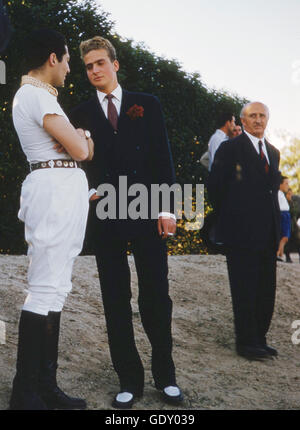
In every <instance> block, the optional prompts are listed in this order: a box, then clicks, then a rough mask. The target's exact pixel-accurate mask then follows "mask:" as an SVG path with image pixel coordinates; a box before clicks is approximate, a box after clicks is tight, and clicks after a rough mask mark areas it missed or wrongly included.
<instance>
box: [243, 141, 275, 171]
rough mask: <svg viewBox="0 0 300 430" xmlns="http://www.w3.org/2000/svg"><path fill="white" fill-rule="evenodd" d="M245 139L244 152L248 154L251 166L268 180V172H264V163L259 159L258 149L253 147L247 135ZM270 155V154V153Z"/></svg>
mask: <svg viewBox="0 0 300 430" xmlns="http://www.w3.org/2000/svg"><path fill="white" fill-rule="evenodd" d="M243 137H244V151H245V153H246V157H247V160H249V161H250V163H251V165H253V166H254V167H255V168H256V169H257V171H258V172H259V173H260V174H261V175H262V176H263V177H264V178H266V172H265V170H264V166H263V163H262V161H261V159H260V157H259V154H258V153H257V151H256V149H255V148H254V146H253V143H252V142H251V140H250V139H249V137H248V136H247V135H246V133H244V134H243ZM268 155H269V153H268Z"/></svg>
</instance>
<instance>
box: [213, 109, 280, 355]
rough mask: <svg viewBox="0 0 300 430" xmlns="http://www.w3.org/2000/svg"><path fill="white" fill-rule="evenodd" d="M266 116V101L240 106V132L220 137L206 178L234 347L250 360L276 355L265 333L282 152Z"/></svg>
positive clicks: (272, 282) (273, 281)
mask: <svg viewBox="0 0 300 430" xmlns="http://www.w3.org/2000/svg"><path fill="white" fill-rule="evenodd" d="M268 118H269V111H268V108H267V107H266V106H265V105H264V104H262V103H258V102H255V103H248V104H247V105H245V106H244V108H243V109H242V112H241V121H242V124H243V127H244V133H243V134H241V135H240V136H238V137H235V138H234V139H231V140H229V141H226V142H224V143H222V145H221V146H220V148H219V150H218V151H217V152H216V156H215V159H214V163H213V166H212V170H211V173H210V176H209V181H208V191H209V196H210V199H211V201H212V204H213V206H214V209H215V211H216V213H217V219H218V221H217V226H216V234H217V239H218V241H219V242H222V243H223V244H224V246H225V249H226V257H227V266H228V274H229V281H230V287H231V295H232V304H233V312H234V321H235V332H236V349H237V353H238V354H239V355H241V356H243V357H246V358H248V359H250V360H265V359H268V358H272V357H274V356H276V355H277V351H276V350H275V349H274V348H272V347H270V346H268V345H267V342H266V334H267V332H268V330H269V326H270V323H271V319H272V314H273V309H274V303H275V289H276V251H277V246H278V241H279V226H280V213H279V206H278V188H279V183H280V173H279V170H278V166H279V157H280V154H279V151H278V150H277V149H276V148H275V147H274V146H272V145H271V144H270V143H268V142H267V140H266V139H265V137H264V132H265V128H266V126H267V122H268Z"/></svg>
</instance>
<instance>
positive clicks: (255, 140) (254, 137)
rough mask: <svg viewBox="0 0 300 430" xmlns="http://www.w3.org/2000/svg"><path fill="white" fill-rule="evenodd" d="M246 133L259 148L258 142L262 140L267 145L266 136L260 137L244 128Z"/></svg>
mask: <svg viewBox="0 0 300 430" xmlns="http://www.w3.org/2000/svg"><path fill="white" fill-rule="evenodd" d="M244 132H245V134H246V135H247V136H248V137H249V139H250V140H251V142H252V143H253V145H255V146H256V147H257V148H258V142H259V141H260V140H261V141H262V143H263V146H265V137H262V138H261V139H259V138H258V137H256V136H253V135H252V134H250V133H248V131H246V130H244Z"/></svg>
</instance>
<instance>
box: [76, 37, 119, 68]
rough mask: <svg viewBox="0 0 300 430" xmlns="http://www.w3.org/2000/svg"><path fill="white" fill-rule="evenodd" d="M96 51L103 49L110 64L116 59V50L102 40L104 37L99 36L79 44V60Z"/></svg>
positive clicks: (106, 40) (108, 42) (107, 41)
mask: <svg viewBox="0 0 300 430" xmlns="http://www.w3.org/2000/svg"><path fill="white" fill-rule="evenodd" d="M97 49H105V50H106V52H107V53H108V56H109V58H110V60H111V62H113V61H115V60H116V59H117V53H116V49H115V47H114V46H113V44H112V43H111V42H110V41H109V40H108V39H104V37H101V36H94V37H93V38H92V39H88V40H84V41H83V42H81V43H80V45H79V50H80V56H81V59H82V60H83V58H84V57H85V55H86V54H88V53H89V52H90V51H94V50H97Z"/></svg>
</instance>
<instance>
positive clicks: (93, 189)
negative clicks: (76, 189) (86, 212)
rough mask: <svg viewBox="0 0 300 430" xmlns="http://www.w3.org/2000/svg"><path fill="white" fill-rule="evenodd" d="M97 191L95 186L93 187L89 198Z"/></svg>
mask: <svg viewBox="0 0 300 430" xmlns="http://www.w3.org/2000/svg"><path fill="white" fill-rule="evenodd" d="M95 193H97V190H95V188H91V189H90V191H89V200H90V198H91V197H92V195H93V194H95Z"/></svg>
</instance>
